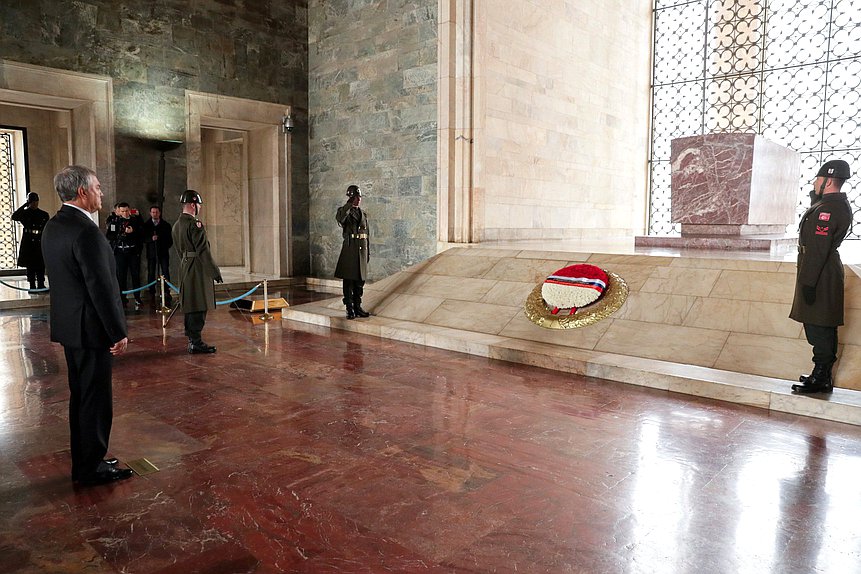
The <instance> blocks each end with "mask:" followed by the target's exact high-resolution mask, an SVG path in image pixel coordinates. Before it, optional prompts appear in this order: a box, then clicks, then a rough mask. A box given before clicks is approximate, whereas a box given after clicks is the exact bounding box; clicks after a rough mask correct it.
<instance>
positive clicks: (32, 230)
mask: <svg viewBox="0 0 861 574" xmlns="http://www.w3.org/2000/svg"><path fill="white" fill-rule="evenodd" d="M48 219H50V216H49V215H48V212H46V211H42V210H41V209H39V195H38V194H36V193H28V194H27V202H26V203H25V204H24V205H22V206H21V207H19V208H18V209H17V210H15V213H13V214H12V221H17V222H19V223H21V224H22V225H23V226H24V235H23V237H21V248H20V250H19V251H18V265H20V266H21V267H26V268H27V281H28V282H29V283H30V289H44V288H45V260H44V259H43V258H42V231H43V230H44V229H45V224H46V223H48Z"/></svg>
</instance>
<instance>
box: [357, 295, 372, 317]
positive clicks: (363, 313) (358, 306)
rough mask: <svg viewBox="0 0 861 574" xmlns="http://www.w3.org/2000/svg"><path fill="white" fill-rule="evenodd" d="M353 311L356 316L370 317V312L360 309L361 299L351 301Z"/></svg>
mask: <svg viewBox="0 0 861 574" xmlns="http://www.w3.org/2000/svg"><path fill="white" fill-rule="evenodd" d="M353 312H355V313H356V317H370V316H371V314H370V313H368V312H367V311H365V310H364V309H362V301H361V299H360V300H358V301H353Z"/></svg>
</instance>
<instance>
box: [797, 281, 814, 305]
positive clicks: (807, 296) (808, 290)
mask: <svg viewBox="0 0 861 574" xmlns="http://www.w3.org/2000/svg"><path fill="white" fill-rule="evenodd" d="M801 295H802V296H803V297H804V302H805V303H807V304H808V305H813V304H814V303H816V287H811V286H810V285H802V286H801Z"/></svg>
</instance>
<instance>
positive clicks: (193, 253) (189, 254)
mask: <svg viewBox="0 0 861 574" xmlns="http://www.w3.org/2000/svg"><path fill="white" fill-rule="evenodd" d="M182 256H183V257H197V251H186V252H184V253H183V254H182Z"/></svg>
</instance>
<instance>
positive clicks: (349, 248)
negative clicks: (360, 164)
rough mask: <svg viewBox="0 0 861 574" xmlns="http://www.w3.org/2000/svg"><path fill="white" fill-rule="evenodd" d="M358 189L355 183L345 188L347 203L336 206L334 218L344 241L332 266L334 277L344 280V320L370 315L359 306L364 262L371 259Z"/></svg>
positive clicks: (365, 265)
mask: <svg viewBox="0 0 861 574" xmlns="http://www.w3.org/2000/svg"><path fill="white" fill-rule="evenodd" d="M361 202H362V190H360V189H359V186H357V185H351V186H349V187H348V188H347V203H345V204H344V205H342V206H341V207H339V208H338V212H337V213H336V214H335V221H337V222H338V225H340V226H341V230H342V232H343V236H344V242H343V244H342V245H341V255H340V257H338V264H337V266H336V267H335V277H337V278H339V279H342V280H343V281H344V305H346V307H347V319H355V318H356V317H370V315H371V314H370V313H368V312H367V311H365V310H364V309H362V293H363V292H364V287H365V280H366V279H367V278H368V261H369V260H370V258H371V252H370V249H369V247H370V243H369V241H368V216H367V214H365V212H364V211H362V208H360V207H359V204H360V203H361Z"/></svg>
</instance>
